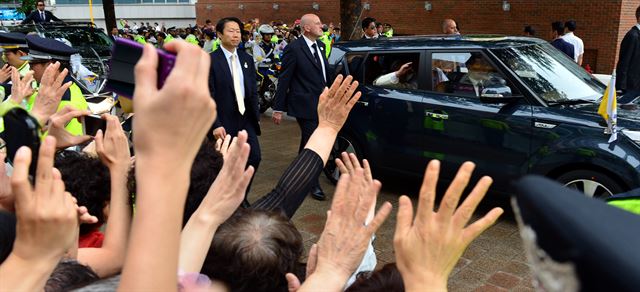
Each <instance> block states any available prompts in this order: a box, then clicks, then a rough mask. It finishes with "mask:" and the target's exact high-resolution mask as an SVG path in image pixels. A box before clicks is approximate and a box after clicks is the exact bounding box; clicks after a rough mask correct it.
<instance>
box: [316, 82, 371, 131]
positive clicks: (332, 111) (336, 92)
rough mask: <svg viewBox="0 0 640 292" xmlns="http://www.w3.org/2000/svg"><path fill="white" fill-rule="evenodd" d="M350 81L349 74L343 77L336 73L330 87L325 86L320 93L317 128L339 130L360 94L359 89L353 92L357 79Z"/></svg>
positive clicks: (356, 87)
mask: <svg viewBox="0 0 640 292" xmlns="http://www.w3.org/2000/svg"><path fill="white" fill-rule="evenodd" d="M352 81H353V77H351V76H347V78H343V77H342V75H338V77H336V79H335V80H334V81H333V84H332V85H331V88H329V89H327V88H325V89H324V91H323V92H322V94H320V100H319V101H318V127H319V128H320V127H328V128H331V129H333V130H335V131H336V132H338V131H340V129H341V128H342V125H344V122H345V121H346V120H347V117H348V116H349V111H351V108H353V106H354V105H355V104H356V101H358V99H360V96H361V95H362V94H361V93H360V92H359V91H358V92H355V91H356V89H358V81H353V82H352ZM354 93H355V94H354Z"/></svg>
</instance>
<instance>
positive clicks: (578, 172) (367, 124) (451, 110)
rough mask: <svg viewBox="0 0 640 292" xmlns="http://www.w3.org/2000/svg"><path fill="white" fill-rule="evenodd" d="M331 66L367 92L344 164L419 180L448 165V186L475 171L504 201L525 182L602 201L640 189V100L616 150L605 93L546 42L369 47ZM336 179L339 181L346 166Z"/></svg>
mask: <svg viewBox="0 0 640 292" xmlns="http://www.w3.org/2000/svg"><path fill="white" fill-rule="evenodd" d="M329 63H330V64H331V66H332V67H333V69H334V70H335V72H336V73H342V74H348V75H352V76H354V78H355V79H356V80H358V81H359V82H360V84H361V85H360V90H361V91H362V94H363V95H362V97H361V99H360V101H359V102H358V103H357V104H356V106H355V107H354V109H353V110H352V112H351V114H350V116H349V118H348V120H347V122H346V124H345V126H344V128H343V129H342V131H341V132H340V134H339V136H338V139H337V141H336V145H335V147H334V150H335V151H334V155H335V153H339V152H341V151H345V150H346V151H348V152H355V153H356V154H357V155H358V157H360V158H367V159H368V160H369V161H370V162H371V165H372V166H373V167H374V168H376V169H377V170H386V171H393V172H396V173H401V174H409V175H415V176H422V174H423V172H424V169H425V167H426V164H427V162H428V161H429V160H431V159H439V160H440V161H441V162H442V169H441V177H442V178H443V179H444V180H450V179H452V178H453V176H454V175H455V172H456V171H457V169H458V167H459V166H460V164H462V163H463V162H464V161H473V162H475V163H476V165H477V167H476V171H475V173H476V174H477V175H489V176H491V177H492V178H493V179H494V185H493V187H492V189H493V190H494V191H496V192H498V193H507V192H508V191H509V189H510V182H511V181H513V180H514V179H517V178H519V177H521V176H523V175H525V174H540V175H544V176H547V177H551V178H553V179H556V180H558V181H560V182H562V183H564V184H566V185H567V186H569V187H573V188H576V189H579V190H580V191H583V192H585V193H586V194H587V195H589V196H595V197H605V196H609V195H611V194H613V193H618V192H622V191H626V190H629V189H632V188H637V187H640V144H639V143H640V123H638V122H639V121H640V112H638V111H637V110H636V108H637V99H638V97H631V96H622V97H619V99H618V104H620V105H622V106H621V108H620V109H618V128H619V129H621V131H620V132H619V134H618V139H617V141H615V142H613V143H608V140H609V137H610V135H609V134H606V133H605V129H606V123H605V122H604V120H603V118H602V117H601V116H599V115H598V114H597V109H598V105H599V101H600V99H601V98H602V96H603V94H604V90H605V85H604V84H602V83H600V82H599V81H598V80H597V79H596V78H595V77H593V76H592V75H590V74H588V73H587V72H585V71H584V70H583V69H582V68H580V67H579V66H578V65H577V64H576V63H575V62H573V61H572V60H571V59H569V58H568V57H566V56H565V55H564V54H563V53H562V52H559V51H558V50H556V49H555V48H553V47H552V46H550V45H549V44H548V43H546V42H544V41H542V40H540V39H534V38H523V37H504V36H493V35H477V36H470V35H469V36H457V37H447V36H421V37H401V38H391V39H386V40H378V41H369V40H359V41H351V42H342V43H338V44H336V45H335V46H334V48H333V49H332V52H331V56H330V57H329ZM330 161H331V160H330ZM325 173H326V174H327V176H328V177H329V178H330V179H332V180H334V181H335V179H336V178H337V175H338V172H337V171H336V169H335V164H333V163H329V164H328V166H327V168H326V169H325Z"/></svg>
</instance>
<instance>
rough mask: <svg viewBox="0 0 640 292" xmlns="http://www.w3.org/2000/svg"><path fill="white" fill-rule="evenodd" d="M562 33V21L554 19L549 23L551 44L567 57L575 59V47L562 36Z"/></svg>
mask: <svg viewBox="0 0 640 292" xmlns="http://www.w3.org/2000/svg"><path fill="white" fill-rule="evenodd" d="M563 34H564V23H563V22H562V21H554V22H553V23H551V38H552V39H553V40H552V41H551V45H552V46H554V47H555V48H556V49H558V50H559V51H561V52H563V53H565V54H566V55H567V56H569V58H571V59H572V60H575V48H574V47H573V45H572V44H570V43H568V42H567V41H565V40H564V39H563V38H562V35H563Z"/></svg>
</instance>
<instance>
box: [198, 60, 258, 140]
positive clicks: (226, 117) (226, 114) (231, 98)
mask: <svg viewBox="0 0 640 292" xmlns="http://www.w3.org/2000/svg"><path fill="white" fill-rule="evenodd" d="M236 51H237V54H238V59H239V60H240V67H241V68H242V74H243V77H244V95H245V97H244V108H245V111H244V115H241V114H240V112H239V111H238V103H237V101H236V94H235V90H234V88H233V78H232V77H231V70H230V68H229V62H228V61H227V59H226V58H225V55H224V52H223V51H222V49H219V50H216V51H214V52H213V53H211V54H210V55H211V69H210V71H209V90H210V91H211V96H213V99H214V100H215V101H216V106H217V108H218V117H217V119H216V121H215V122H214V124H213V128H214V129H215V128H217V127H220V126H222V127H224V129H225V131H226V132H227V133H229V134H230V135H232V136H234V135H235V134H236V133H237V132H238V131H240V130H242V129H243V128H242V126H243V125H242V124H241V123H242V121H243V118H244V119H247V121H248V122H249V123H251V125H253V127H254V129H255V131H256V134H257V135H260V125H259V124H258V121H260V108H259V106H258V90H257V86H256V68H255V66H254V65H253V57H251V56H250V55H249V54H247V53H245V52H244V51H243V50H236ZM243 116H244V117H243Z"/></svg>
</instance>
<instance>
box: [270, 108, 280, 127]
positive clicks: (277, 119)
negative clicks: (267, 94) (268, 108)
mask: <svg viewBox="0 0 640 292" xmlns="http://www.w3.org/2000/svg"><path fill="white" fill-rule="evenodd" d="M271 119H272V120H273V123H274V124H276V125H280V122H282V112H276V111H274V112H273V113H272V114H271Z"/></svg>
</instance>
